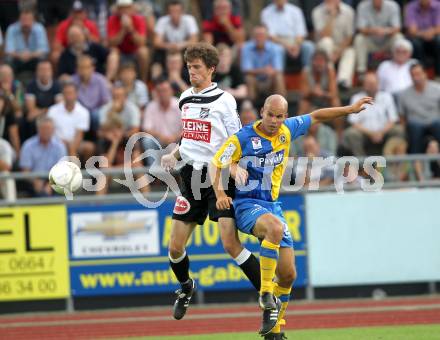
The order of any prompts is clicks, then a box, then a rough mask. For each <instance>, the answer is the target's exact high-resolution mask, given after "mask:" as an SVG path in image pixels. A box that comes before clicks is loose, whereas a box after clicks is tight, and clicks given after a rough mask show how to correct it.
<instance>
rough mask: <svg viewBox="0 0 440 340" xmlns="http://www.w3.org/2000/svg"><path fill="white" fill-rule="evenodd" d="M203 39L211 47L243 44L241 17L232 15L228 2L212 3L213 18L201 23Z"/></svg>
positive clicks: (219, 0)
mask: <svg viewBox="0 0 440 340" xmlns="http://www.w3.org/2000/svg"><path fill="white" fill-rule="evenodd" d="M202 28H203V39H204V40H205V41H206V42H208V43H210V44H213V45H217V44H218V43H225V44H227V45H229V46H232V45H240V44H242V43H243V42H244V38H245V32H244V29H243V26H242V22H241V17H240V16H238V15H233V14H232V8H231V2H230V1H229V0H215V1H214V16H213V17H212V19H210V20H204V21H203V23H202Z"/></svg>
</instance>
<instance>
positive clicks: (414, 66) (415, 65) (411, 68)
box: [409, 60, 425, 73]
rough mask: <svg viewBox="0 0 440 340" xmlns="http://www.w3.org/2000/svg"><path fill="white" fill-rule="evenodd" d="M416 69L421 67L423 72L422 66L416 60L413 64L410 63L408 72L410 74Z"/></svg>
mask: <svg viewBox="0 0 440 340" xmlns="http://www.w3.org/2000/svg"><path fill="white" fill-rule="evenodd" d="M416 67H421V68H422V70H423V71H425V68H424V67H423V65H422V64H421V63H420V62H419V61H418V60H416V61H414V62H413V63H411V66H410V67H409V72H410V73H411V72H412V71H413V70H414V69H415V68H416Z"/></svg>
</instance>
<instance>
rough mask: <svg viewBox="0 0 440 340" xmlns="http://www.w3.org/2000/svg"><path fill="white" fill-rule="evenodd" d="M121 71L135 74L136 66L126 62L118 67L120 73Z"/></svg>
mask: <svg viewBox="0 0 440 340" xmlns="http://www.w3.org/2000/svg"><path fill="white" fill-rule="evenodd" d="M123 70H134V71H135V72H136V64H135V63H134V62H132V61H126V62H124V63H122V64H121V66H120V67H119V72H122V71H123Z"/></svg>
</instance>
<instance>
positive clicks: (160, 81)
mask: <svg viewBox="0 0 440 340" xmlns="http://www.w3.org/2000/svg"><path fill="white" fill-rule="evenodd" d="M169 82H170V80H169V79H168V78H167V77H165V76H164V75H161V76H159V77H157V78H154V79H153V86H154V87H156V86H159V85H160V84H163V83H169Z"/></svg>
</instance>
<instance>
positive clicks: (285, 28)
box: [261, 0, 315, 69]
mask: <svg viewBox="0 0 440 340" xmlns="http://www.w3.org/2000/svg"><path fill="white" fill-rule="evenodd" d="M261 22H262V23H263V24H264V25H265V26H266V27H267V28H268V31H269V36H270V38H271V39H272V40H273V41H274V42H276V43H279V44H281V45H282V46H283V47H284V49H285V50H286V56H287V60H286V63H287V65H286V66H287V69H290V68H291V67H290V66H291V65H292V66H294V64H297V61H298V60H300V61H301V64H302V66H306V65H309V63H310V60H311V57H312V54H313V52H314V50H315V46H314V44H313V43H312V42H311V41H308V40H305V38H306V36H307V28H306V23H305V19H304V14H303V12H302V10H301V9H300V8H299V7H298V6H295V5H292V4H289V3H287V0H273V4H270V5H269V6H267V7H266V8H264V10H263V11H262V12H261Z"/></svg>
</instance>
